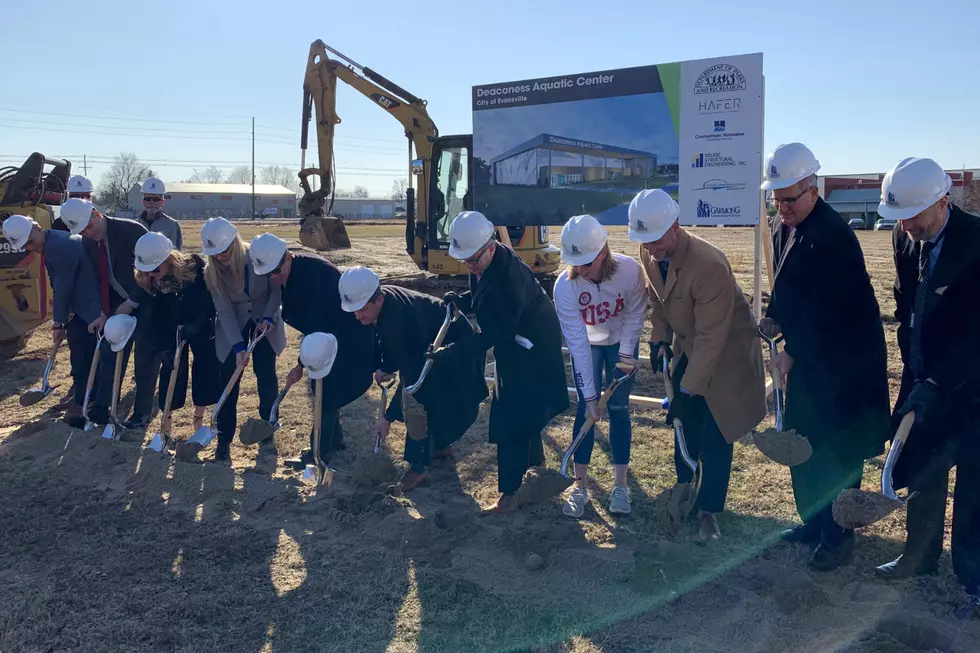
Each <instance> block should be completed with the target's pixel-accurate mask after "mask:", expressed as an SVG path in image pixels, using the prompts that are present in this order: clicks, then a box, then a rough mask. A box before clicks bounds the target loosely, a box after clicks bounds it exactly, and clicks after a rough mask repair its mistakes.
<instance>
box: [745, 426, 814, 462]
mask: <svg viewBox="0 0 980 653" xmlns="http://www.w3.org/2000/svg"><path fill="white" fill-rule="evenodd" d="M752 442H754V443H755V446H756V448H758V449H759V451H761V452H762V453H763V454H764V455H765V456H766V458H769V459H770V460H773V461H775V462H777V463H779V464H780V465H786V466H787V467H793V466H795V465H799V464H800V463H804V462H806V461H807V460H809V458H810V456H811V455H813V447H811V446H810V442H809V440H807V439H806V438H804V437H803V436H802V435H800V434H798V433H797V432H796V431H795V430H793V429H790V430H789V431H777V430H776V429H766V430H765V431H763V432H761V433H756V434H755V435H753V436H752Z"/></svg>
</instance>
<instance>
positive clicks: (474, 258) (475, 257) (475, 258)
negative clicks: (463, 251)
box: [463, 245, 487, 265]
mask: <svg viewBox="0 0 980 653" xmlns="http://www.w3.org/2000/svg"><path fill="white" fill-rule="evenodd" d="M486 253H487V246H486V245H484V246H483V247H481V248H480V249H479V251H478V252H477V253H476V254H474V255H473V256H471V257H469V258H464V259H463V263H465V264H466V265H476V264H477V263H479V262H480V259H481V258H483V255H484V254H486Z"/></svg>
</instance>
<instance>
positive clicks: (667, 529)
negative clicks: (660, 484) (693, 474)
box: [654, 483, 697, 535]
mask: <svg viewBox="0 0 980 653" xmlns="http://www.w3.org/2000/svg"><path fill="white" fill-rule="evenodd" d="M696 503H697V494H696V493H695V492H694V488H693V487H692V486H691V484H690V483H676V484H674V486H673V487H669V488H666V489H664V491H663V492H661V493H660V494H659V495H657V497H656V499H654V519H655V520H656V522H657V526H658V527H659V528H660V530H661V531H662V532H663V533H664V534H665V535H676V534H677V533H679V532H680V530H681V528H682V527H683V525H684V522H685V521H686V520H687V518H688V517H690V515H691V511H692V510H693V509H694V506H695V504H696Z"/></svg>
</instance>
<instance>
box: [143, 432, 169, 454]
mask: <svg viewBox="0 0 980 653" xmlns="http://www.w3.org/2000/svg"><path fill="white" fill-rule="evenodd" d="M166 444H167V439H166V438H165V437H163V435H162V434H160V433H154V434H153V439H152V440H150V444H148V445H146V446H147V447H149V448H150V449H152V450H153V451H156V452H157V453H160V452H162V451H163V448H164V446H166Z"/></svg>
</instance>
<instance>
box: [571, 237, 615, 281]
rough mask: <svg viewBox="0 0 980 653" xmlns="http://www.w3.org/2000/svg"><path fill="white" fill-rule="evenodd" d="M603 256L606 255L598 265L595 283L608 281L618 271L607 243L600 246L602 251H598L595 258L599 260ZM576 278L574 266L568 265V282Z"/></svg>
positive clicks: (576, 273)
mask: <svg viewBox="0 0 980 653" xmlns="http://www.w3.org/2000/svg"><path fill="white" fill-rule="evenodd" d="M603 254H605V255H606V258H604V259H603V260H602V263H600V264H599V274H598V275H597V276H596V279H595V280H596V281H605V280H607V279H609V278H610V277H611V276H613V275H614V274H616V270H618V269H619V262H618V261H617V260H616V259H614V258H613V255H612V252H611V251H610V250H609V243H606V244H605V245H603V246H602V249H601V250H599V253H598V254H597V255H596V258H599V256H601V255H603ZM577 277H578V272H577V271H576V270H575V266H574V265H569V266H568V278H569V280H572V279H575V278H577Z"/></svg>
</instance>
